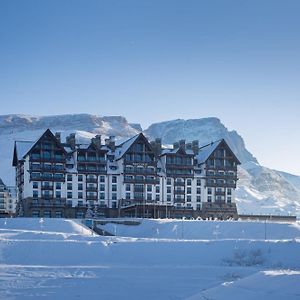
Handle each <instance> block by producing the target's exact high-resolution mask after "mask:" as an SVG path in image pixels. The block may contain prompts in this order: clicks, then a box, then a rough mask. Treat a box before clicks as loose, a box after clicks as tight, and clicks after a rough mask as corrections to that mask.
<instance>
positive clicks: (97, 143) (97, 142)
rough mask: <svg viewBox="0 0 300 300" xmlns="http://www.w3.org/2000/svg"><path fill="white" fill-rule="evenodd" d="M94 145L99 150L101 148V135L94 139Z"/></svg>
mask: <svg viewBox="0 0 300 300" xmlns="http://www.w3.org/2000/svg"><path fill="white" fill-rule="evenodd" d="M92 143H94V144H95V145H96V146H97V147H98V148H100V147H101V135H100V134H97V135H96V136H95V137H94V138H92Z"/></svg>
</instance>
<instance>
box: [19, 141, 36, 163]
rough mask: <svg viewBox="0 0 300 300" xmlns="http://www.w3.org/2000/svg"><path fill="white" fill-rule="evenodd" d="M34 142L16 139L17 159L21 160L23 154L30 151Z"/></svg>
mask: <svg viewBox="0 0 300 300" xmlns="http://www.w3.org/2000/svg"><path fill="white" fill-rule="evenodd" d="M34 144H35V143H34V142H30V141H16V142H15V149H16V154H17V159H18V160H22V159H23V158H24V156H25V155H26V154H27V153H28V152H29V151H30V149H31V148H32V147H33V145H34Z"/></svg>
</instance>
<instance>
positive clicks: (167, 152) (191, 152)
mask: <svg viewBox="0 0 300 300" xmlns="http://www.w3.org/2000/svg"><path fill="white" fill-rule="evenodd" d="M178 152H181V153H183V152H184V154H187V155H194V152H193V150H191V149H182V148H176V149H164V150H163V151H162V153H161V156H163V155H166V154H177V153H178Z"/></svg>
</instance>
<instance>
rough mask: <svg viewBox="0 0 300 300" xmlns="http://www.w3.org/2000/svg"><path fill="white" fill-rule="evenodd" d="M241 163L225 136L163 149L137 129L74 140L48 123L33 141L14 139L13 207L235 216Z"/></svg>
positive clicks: (52, 213)
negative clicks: (118, 138) (120, 135)
mask: <svg viewBox="0 0 300 300" xmlns="http://www.w3.org/2000/svg"><path fill="white" fill-rule="evenodd" d="M238 164H240V162H239V160H238V159H237V157H236V156H235V155H234V153H233V152H232V150H231V149H230V147H229V146H228V144H227V143H226V141H225V140H223V139H222V140H219V141H216V142H213V143H211V144H208V145H205V146H203V147H199V143H198V141H193V142H192V143H187V144H186V143H185V141H184V140H181V141H179V142H178V143H175V144H174V145H173V148H172V149H164V148H163V147H162V143H161V140H160V139H156V140H155V141H153V142H151V143H150V142H149V141H148V140H147V138H146V137H145V136H144V135H143V134H142V133H140V134H138V135H136V136H134V137H132V138H130V139H128V140H126V141H124V142H122V143H119V144H117V143H116V142H115V139H114V137H110V138H109V139H106V140H105V143H102V142H101V136H99V135H97V136H96V137H95V138H93V139H92V140H91V142H90V143H89V144H77V143H76V141H75V134H71V135H70V136H68V137H67V139H66V141H65V142H62V141H61V139H60V134H59V133H56V134H55V135H54V134H53V133H52V132H51V131H50V130H49V129H48V130H46V131H45V132H44V134H43V135H42V136H41V137H40V138H39V139H38V140H37V141H35V142H28V141H16V142H15V147H14V155H13V166H14V167H15V168H16V186H17V193H18V206H17V213H18V215H20V216H26V217H67V218H83V217H84V216H85V214H86V210H87V208H88V207H89V208H90V209H89V211H91V210H92V211H93V212H94V214H95V215H97V216H106V217H117V216H132V217H133V216H138V217H160V218H165V217H188V218H192V217H194V218H196V217H201V218H204V219H205V218H219V219H227V218H237V209H236V205H235V201H234V199H235V188H236V183H237V180H238V178H237V165H238Z"/></svg>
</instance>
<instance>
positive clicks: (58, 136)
mask: <svg viewBox="0 0 300 300" xmlns="http://www.w3.org/2000/svg"><path fill="white" fill-rule="evenodd" d="M55 138H56V139H57V140H58V141H59V142H61V136H60V132H55Z"/></svg>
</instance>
